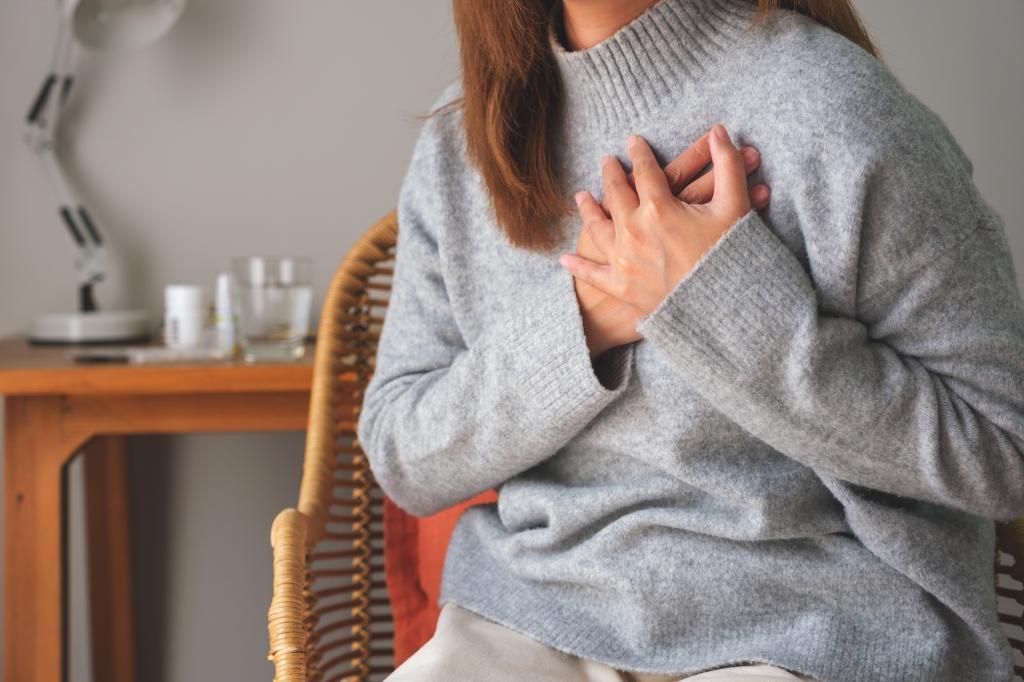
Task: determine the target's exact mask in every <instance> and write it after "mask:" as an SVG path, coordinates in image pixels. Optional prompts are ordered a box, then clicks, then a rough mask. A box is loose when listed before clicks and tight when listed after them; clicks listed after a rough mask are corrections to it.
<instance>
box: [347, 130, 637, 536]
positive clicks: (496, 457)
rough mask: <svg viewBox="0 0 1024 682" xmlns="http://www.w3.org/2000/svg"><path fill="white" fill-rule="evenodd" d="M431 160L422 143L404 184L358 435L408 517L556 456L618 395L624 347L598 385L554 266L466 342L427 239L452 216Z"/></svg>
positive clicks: (569, 291) (434, 157)
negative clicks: (389, 279) (385, 301)
mask: <svg viewBox="0 0 1024 682" xmlns="http://www.w3.org/2000/svg"><path fill="white" fill-rule="evenodd" d="M439 153H440V152H439V151H437V150H433V151H431V150H429V149H428V145H427V143H425V142H421V143H420V144H419V145H418V147H417V151H416V152H415V153H414V159H413V162H412V165H411V167H410V172H409V173H408V174H407V176H406V179H405V181H404V182H403V187H402V190H401V195H400V199H399V204H398V222H399V231H398V243H397V250H396V256H395V266H394V276H393V279H392V289H391V295H390V299H389V303H388V306H387V310H386V313H385V319H384V322H383V325H382V328H381V333H380V339H379V343H378V349H377V355H376V364H375V368H374V374H373V376H372V378H371V380H370V382H369V384H368V386H367V388H366V391H365V394H364V397H363V402H362V407H361V411H360V413H359V420H358V426H357V436H358V439H359V442H360V444H361V445H362V447H363V449H364V451H365V452H366V455H367V457H368V458H369V461H370V466H371V470H372V471H373V473H374V476H375V477H376V479H377V481H378V483H379V484H380V486H381V488H382V489H383V490H384V492H385V493H386V494H387V495H388V496H389V497H391V498H392V500H393V501H394V502H395V503H396V504H397V505H399V506H400V507H402V508H403V509H405V510H406V511H408V512H409V513H411V514H413V515H415V516H428V515H431V514H434V513H436V512H438V511H440V510H442V509H445V508H447V507H449V506H452V505H454V504H456V503H458V502H461V501H464V500H466V499H469V498H471V497H473V496H474V495H476V494H478V493H480V492H483V491H485V490H488V489H490V488H492V487H494V486H497V485H499V484H501V483H502V482H504V481H506V480H508V479H509V478H511V477H513V476H515V475H516V474H518V473H520V472H522V471H524V470H526V469H528V468H530V467H532V466H534V465H536V464H538V463H539V462H541V461H542V460H545V459H547V458H548V457H550V456H551V455H552V454H554V453H555V452H557V451H558V450H559V449H560V448H562V447H563V446H564V445H565V444H566V443H567V442H568V441H569V440H570V439H571V438H572V437H573V436H574V435H575V434H577V433H578V432H579V431H580V430H581V429H582V428H583V427H584V426H585V425H587V424H588V423H589V422H590V421H591V420H592V419H593V418H594V417H595V416H596V415H597V414H598V413H599V412H600V411H601V410H602V409H603V408H604V407H605V406H606V405H607V404H608V403H609V402H611V401H612V400H613V399H614V398H615V397H616V396H618V395H619V394H620V393H622V391H623V390H625V387H626V385H627V384H628V381H629V376H630V374H631V364H632V356H633V347H634V344H629V345H627V346H622V347H619V348H617V349H613V350H611V351H609V354H610V355H609V356H608V358H602V362H601V363H599V365H598V366H599V367H600V370H599V371H600V372H601V373H602V376H600V377H599V376H598V374H597V373H596V372H595V369H594V364H593V363H592V362H591V359H590V354H589V351H588V349H587V344H586V339H585V336H584V331H583V320H582V316H581V313H580V310H579V304H578V301H577V298H576V292H575V288H574V284H573V278H572V275H571V274H570V273H569V272H568V271H566V270H564V269H563V268H561V267H559V266H558V265H557V263H553V266H552V268H551V270H550V275H549V278H550V281H548V282H545V283H541V284H539V285H538V286H537V287H536V289H535V290H536V291H539V292H540V295H539V296H536V297H533V298H530V299H529V300H525V297H516V296H512V295H511V293H512V292H510V298H511V299H512V300H514V301H515V303H513V304H510V305H509V306H508V308H507V309H506V311H505V312H504V313H503V314H502V315H501V316H500V318H498V320H497V321H496V322H494V323H493V324H490V325H488V326H487V327H486V329H484V331H482V332H481V333H480V334H479V335H478V336H477V337H476V338H474V339H473V340H472V342H471V343H468V344H467V343H466V342H465V340H464V338H463V336H462V334H461V333H460V329H459V326H458V324H457V320H456V317H455V315H454V314H453V309H452V304H451V301H450V300H449V294H448V290H447V288H446V286H445V276H444V270H445V268H446V267H451V264H450V263H446V262H444V261H443V259H442V257H441V255H440V249H439V246H438V239H437V238H436V234H437V232H438V231H439V230H442V229H443V228H444V222H445V220H448V219H450V218H449V214H448V213H447V212H446V210H445V209H444V208H443V205H444V202H443V201H441V200H440V199H441V197H440V195H439V193H443V192H445V191H448V190H447V189H445V187H444V183H443V180H441V178H442V177H443V175H442V174H439V173H437V172H436V171H437V164H438V163H442V164H450V163H452V162H453V161H452V159H451V158H438V154H439ZM455 241H457V240H453V242H455ZM552 258H553V259H554V256H553V257H552Z"/></svg>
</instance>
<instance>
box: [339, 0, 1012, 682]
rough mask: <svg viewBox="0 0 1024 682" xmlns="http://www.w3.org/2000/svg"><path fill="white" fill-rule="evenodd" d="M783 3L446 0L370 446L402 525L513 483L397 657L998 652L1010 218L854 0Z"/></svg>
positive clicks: (370, 410)
mask: <svg viewBox="0 0 1024 682" xmlns="http://www.w3.org/2000/svg"><path fill="white" fill-rule="evenodd" d="M770 4H772V3H770V2H769V1H768V0H758V1H757V2H756V3H755V2H754V1H753V0H751V1H750V2H748V1H747V0H656V1H655V2H650V1H642V0H618V1H616V0H561V1H560V2H550V1H546V2H545V1H542V0H490V1H489V2H480V1H479V0H456V2H455V18H456V25H457V27H458V31H459V37H460V42H461V47H462V65H463V73H462V78H461V80H460V81H458V82H456V83H453V84H452V85H451V86H449V87H448V88H447V89H446V90H445V92H444V93H442V95H441V97H440V98H439V99H438V101H437V103H436V104H437V107H438V111H439V113H438V114H437V115H436V116H433V117H432V118H431V119H430V120H429V121H428V123H427V125H426V126H425V128H424V130H423V132H422V134H421V135H420V138H419V140H418V142H417V145H416V149H415V151H414V153H413V158H412V161H411V163H410V167H409V170H408V173H407V175H406V177H405V181H404V183H403V186H402V192H401V195H400V198H399V208H398V211H399V224H400V230H399V238H398V251H397V257H396V265H395V273H394V282H393V288H392V294H391V300H390V304H389V308H388V312H387V316H386V320H385V323H384V326H383V329H382V332H381V337H380V345H379V349H378V355H377V364H376V369H375V374H374V376H373V379H372V381H371V383H370V385H369V386H368V388H367V391H366V394H365V397H364V402H363V408H362V412H361V414H360V418H359V425H358V435H359V440H360V442H361V443H362V445H363V448H364V449H365V451H366V453H367V455H368V457H369V459H370V462H371V466H372V469H373V471H374V474H375V476H376V478H377V480H378V482H379V483H380V485H381V487H382V488H383V489H384V491H385V492H386V493H387V494H388V495H389V496H390V497H391V498H392V499H393V500H394V501H395V502H396V503H397V504H398V505H399V506H401V507H403V508H404V509H406V510H407V511H409V512H410V513H412V514H415V515H418V516H426V515H429V514H433V513H434V512H437V511H439V510H441V509H444V508H446V507H449V506H450V505H453V504H455V503H457V502H459V501H462V500H466V499H469V498H471V497H473V496H474V495H476V494H478V493H480V492H483V491H486V490H488V489H489V488H492V487H497V488H498V492H499V496H498V502H497V503H496V504H485V505H476V506H473V507H470V508H469V509H467V510H466V511H465V513H463V514H462V516H461V517H460V520H459V523H458V526H457V527H456V529H455V532H454V535H453V537H452V539H451V543H450V545H449V547H448V550H447V555H446V560H445V569H444V575H443V581H442V592H441V597H440V600H439V603H440V604H441V605H442V606H443V608H442V611H441V616H440V620H439V622H438V626H437V630H436V632H435V634H434V637H433V638H432V639H431V640H430V642H428V643H427V644H426V645H425V646H424V647H423V648H422V649H421V650H420V651H418V652H417V653H416V654H415V655H413V656H412V657H411V658H409V659H408V660H407V661H405V662H404V663H403V664H402V665H401V666H400V667H399V669H398V670H397V671H396V672H395V673H393V675H392V676H391V677H390V678H389V680H392V682H397V681H401V682H405V681H407V680H513V679H515V680H534V679H536V680H554V679H575V680H623V679H625V680H659V681H661V680H666V681H667V680H677V679H684V678H685V679H687V680H694V681H697V680H701V681H703V680H710V679H715V680H719V681H720V682H724V681H726V680H746V681H748V682H749V681H750V680H768V679H772V680H774V679H789V680H792V679H803V680H818V681H820V682H854V681H863V680H872V681H876V682H906V681H908V680H922V681H924V680H928V681H929V682H943V681H950V682H952V681H954V680H956V681H962V680H986V681H988V680H1009V679H1010V678H1011V670H1012V657H1011V650H1010V647H1009V644H1008V642H1007V639H1006V637H1005V635H1004V634H1003V632H1002V630H1001V627H1000V625H999V623H998V621H997V615H996V598H995V594H994V589H993V580H992V563H991V562H992V557H993V553H994V532H993V523H992V520H993V519H1000V520H1007V519H1011V518H1016V517H1018V516H1021V515H1024V457H1022V454H1024V302H1022V300H1021V297H1020V294H1019V292H1018V291H1017V288H1016V277H1015V274H1014V265H1013V263H1012V261H1011V259H1010V255H1009V249H1008V245H1007V241H1006V236H1005V231H1004V227H1003V224H1002V220H1001V219H1000V217H999V216H998V215H997V214H996V213H995V212H994V211H993V210H992V209H991V207H990V206H989V205H988V204H987V203H986V202H985V200H984V199H983V198H982V196H981V195H980V193H979V191H978V190H977V188H976V186H975V185H974V183H973V180H972V166H971V162H970V160H969V159H968V158H967V157H966V155H965V154H964V153H963V152H962V150H961V149H960V147H959V146H958V144H957V143H956V141H955V140H954V139H953V138H952V136H951V135H950V133H949V131H948V129H947V128H946V127H945V125H944V124H943V122H942V121H941V119H940V118H939V117H938V116H937V115H935V114H934V113H933V112H932V111H931V110H930V109H928V108H927V107H926V106H924V105H923V104H922V103H921V102H919V101H918V100H916V99H915V98H914V97H913V96H912V95H911V94H910V93H908V92H907V91H906V90H905V89H904V88H903V86H902V85H901V84H900V83H899V82H898V81H897V80H896V78H895V77H894V76H893V74H892V73H891V72H890V71H889V70H888V69H887V68H886V67H885V66H884V65H883V64H882V63H881V62H880V61H879V60H878V59H877V57H876V56H875V51H874V49H873V47H872V46H871V43H870V40H868V38H867V36H866V35H864V33H863V30H862V29H861V28H860V24H859V22H858V21H857V19H856V15H855V13H854V11H853V9H852V7H851V6H850V5H849V3H848V2H847V1H846V0H817V1H816V2H813V3H812V2H793V3H787V4H786V6H785V7H783V8H781V9H777V10H776V11H774V12H767V13H765V14H761V12H760V11H761V10H763V9H766V8H767V7H768V6H769V5H770ZM734 139H735V140H736V142H737V143H739V144H747V143H749V144H750V145H756V146H757V148H758V150H759V151H760V154H761V162H760V167H759V168H758V169H757V172H760V173H762V174H763V179H764V180H765V181H767V182H769V183H771V186H772V195H771V202H770V206H769V205H768V203H767V196H766V194H765V193H764V189H766V188H764V187H763V185H758V184H755V185H754V186H753V187H750V188H748V186H747V179H746V173H747V170H748V168H747V167H745V165H744V162H743V159H742V157H741V155H740V152H739V150H738V149H737V147H736V145H735V144H734V143H733V140H734ZM693 140H698V141H699V143H700V145H701V146H703V145H705V144H706V145H707V150H708V151H709V154H710V160H711V162H712V165H713V168H714V171H713V175H705V176H703V178H701V180H699V181H698V182H700V183H703V184H701V185H699V186H696V188H695V189H692V190H691V194H690V195H689V196H683V197H682V198H680V197H677V196H674V192H675V191H676V190H677V189H678V181H679V180H680V179H681V178H683V181H684V183H685V182H686V181H689V180H690V179H692V176H693V171H694V170H695V169H694V168H692V166H693V165H694V164H693V163H692V161H693V159H694V158H696V157H697V156H699V153H695V152H694V150H693V149H691V151H690V153H689V155H688V156H687V159H688V161H689V163H687V160H683V161H680V162H678V163H677V164H676V165H675V166H673V167H669V168H668V171H667V172H665V171H663V170H662V168H661V167H660V164H661V163H662V161H663V160H664V159H667V158H670V156H671V155H672V154H675V153H676V152H677V151H678V150H679V149H681V148H684V147H686V146H687V144H688V143H690V142H691V141H693ZM606 155H611V156H608V157H607V158H606ZM624 162H625V166H626V167H629V168H630V169H631V170H632V176H629V175H627V174H626V168H624V165H623V164H624ZM696 165H702V162H698V164H696ZM687 166H690V167H689V168H686V167H687ZM684 168H685V171H684V170H683V169H684ZM588 190H593V191H594V192H597V193H598V194H600V196H601V198H600V201H599V200H598V198H597V197H596V196H595V195H594V194H592V193H591V192H590V191H588ZM708 190H710V191H711V194H710V195H708ZM701 195H702V196H701ZM573 196H576V198H577V201H578V207H577V208H576V209H575V213H567V212H566V211H565V210H564V207H565V206H571V205H572V203H571V197H573ZM574 247H575V249H574ZM559 256H562V263H560V261H559ZM563 263H564V264H563Z"/></svg>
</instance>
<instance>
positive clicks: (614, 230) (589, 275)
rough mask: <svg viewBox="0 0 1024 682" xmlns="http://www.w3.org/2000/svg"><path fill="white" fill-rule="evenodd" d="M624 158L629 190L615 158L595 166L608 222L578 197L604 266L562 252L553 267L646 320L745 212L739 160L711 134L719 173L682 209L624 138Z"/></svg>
mask: <svg viewBox="0 0 1024 682" xmlns="http://www.w3.org/2000/svg"><path fill="white" fill-rule="evenodd" d="M629 156H630V159H631V160H632V162H633V174H634V179H635V185H636V190H635V191H634V189H633V188H632V187H631V185H630V183H629V180H628V178H627V177H626V173H625V171H624V170H623V168H622V165H621V164H620V163H619V162H618V160H617V159H615V157H612V156H606V157H605V158H604V160H603V164H602V174H603V176H604V189H605V203H606V204H607V206H608V209H609V211H610V213H611V218H610V219H609V218H600V217H598V216H597V214H596V211H597V210H598V209H599V205H598V204H597V202H596V200H594V199H593V197H592V196H590V195H589V193H586V192H583V193H581V194H580V201H579V203H580V211H581V215H582V214H583V213H584V211H585V212H586V214H587V215H588V216H590V220H589V221H588V222H587V228H586V229H588V230H590V231H591V239H593V241H594V245H595V246H596V247H597V249H598V250H599V251H601V252H602V253H603V254H604V256H605V257H606V258H607V259H608V262H607V264H600V263H597V262H594V261H592V260H589V259H587V258H584V257H582V256H580V255H578V254H563V255H562V256H561V258H559V262H560V263H561V264H562V265H563V266H564V267H565V268H566V269H568V270H569V271H570V272H571V273H572V274H573V276H575V277H576V278H578V279H582V280H583V281H584V282H585V283H587V284H589V285H591V286H593V287H595V288H597V289H600V290H601V291H603V292H604V293H605V294H608V295H609V296H613V297H615V298H617V299H619V300H621V301H622V302H624V303H627V304H629V305H632V306H634V307H635V308H637V309H639V310H640V311H641V312H642V313H643V314H644V315H648V314H650V313H651V312H653V311H654V310H655V308H657V307H658V305H659V304H660V303H661V302H662V301H663V300H664V298H665V296H667V295H668V294H669V293H670V292H671V291H672V290H673V289H675V287H676V285H677V284H678V283H679V282H680V281H681V280H682V279H683V278H684V277H685V276H686V275H688V274H689V273H690V272H691V271H692V270H693V268H694V266H695V265H696V264H697V262H698V261H700V259H701V257H702V256H703V255H704V254H705V253H706V252H707V251H708V250H710V249H711V247H712V246H714V245H715V243H716V242H717V241H718V240H719V239H720V238H721V237H722V235H724V234H725V233H726V232H727V231H728V230H729V228H730V227H732V225H733V224H734V223H735V222H736V221H737V220H739V219H740V218H742V217H743V216H744V215H746V214H747V213H748V212H749V211H750V210H751V208H752V207H751V203H750V197H749V196H748V191H747V183H746V173H745V171H744V161H743V156H742V155H741V154H740V152H739V150H738V149H736V147H734V146H733V144H732V142H731V141H730V140H729V137H728V133H727V132H726V130H725V127H724V126H722V125H721V124H719V125H716V126H714V128H712V130H711V158H712V161H713V163H714V165H715V168H716V169H718V171H719V172H718V173H717V174H716V177H715V187H714V192H713V194H712V198H711V201H710V202H708V203H706V204H688V203H686V202H685V201H682V200H681V199H678V198H677V197H676V196H674V195H673V194H672V191H671V188H670V187H669V184H668V181H667V179H666V177H665V174H664V172H662V170H661V168H660V167H659V165H658V162H657V159H655V157H654V154H653V152H652V151H651V148H650V147H649V146H648V145H647V143H646V142H645V141H644V140H643V139H641V138H640V137H638V136H635V135H634V136H631V137H630V139H629Z"/></svg>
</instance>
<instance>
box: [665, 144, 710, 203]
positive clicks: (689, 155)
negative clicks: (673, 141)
mask: <svg viewBox="0 0 1024 682" xmlns="http://www.w3.org/2000/svg"><path fill="white" fill-rule="evenodd" d="M709 163H711V147H710V145H709V141H708V133H704V134H703V135H701V136H700V139H698V140H697V141H696V142H694V143H693V144H691V145H690V146H689V147H687V148H686V149H685V150H684V151H683V153H682V154H680V155H679V156H677V157H676V158H674V159H672V160H671V161H669V163H668V165H667V166H665V177H667V178H668V184H669V187H670V188H671V189H672V194H679V192H681V191H682V190H683V188H684V187H686V184H687V183H688V182H690V180H691V179H693V176H695V175H696V174H697V173H699V172H700V170H701V169H702V168H704V167H705V166H707V165H708V164H709Z"/></svg>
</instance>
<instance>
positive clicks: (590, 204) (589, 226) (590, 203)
mask: <svg viewBox="0 0 1024 682" xmlns="http://www.w3.org/2000/svg"><path fill="white" fill-rule="evenodd" d="M576 205H577V206H578V207H579V210H580V218H582V219H583V228H584V229H586V230H590V239H591V241H592V242H594V246H596V247H597V250H598V251H600V252H601V253H602V254H604V256H605V257H607V256H608V254H609V253H610V252H611V249H612V247H613V246H614V245H615V224H614V223H612V221H611V219H609V218H608V215H607V214H606V213H605V212H604V209H603V208H601V204H599V203H597V199H595V198H594V195H593V194H591V193H590V192H588V191H586V190H583V191H580V192H577V193H576Z"/></svg>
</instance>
